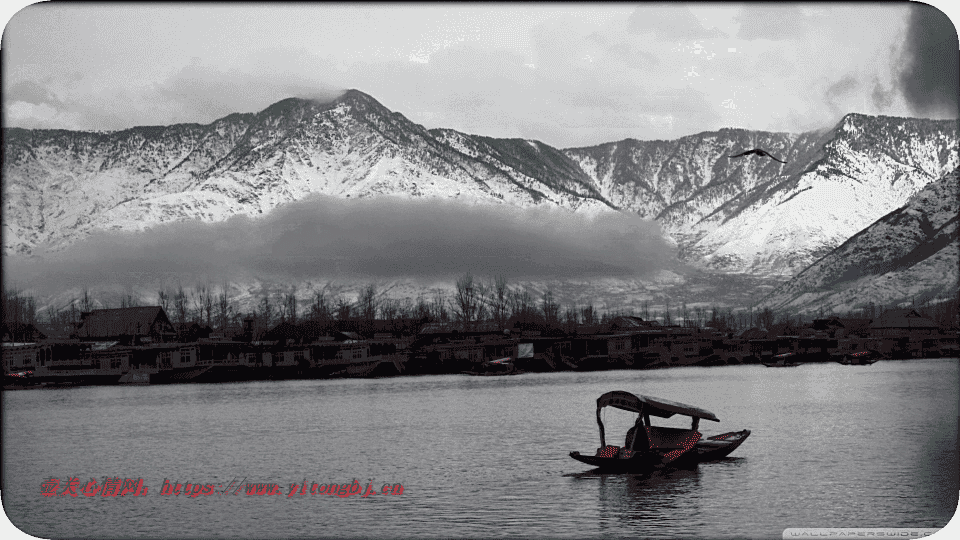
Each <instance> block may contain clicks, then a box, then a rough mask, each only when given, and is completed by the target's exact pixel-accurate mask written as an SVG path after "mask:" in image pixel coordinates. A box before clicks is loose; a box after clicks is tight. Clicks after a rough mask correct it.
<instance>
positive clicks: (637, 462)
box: [570, 429, 750, 472]
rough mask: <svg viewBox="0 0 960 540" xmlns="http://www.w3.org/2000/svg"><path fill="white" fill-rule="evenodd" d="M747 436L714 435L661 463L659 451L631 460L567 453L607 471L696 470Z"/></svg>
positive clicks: (741, 433)
mask: <svg viewBox="0 0 960 540" xmlns="http://www.w3.org/2000/svg"><path fill="white" fill-rule="evenodd" d="M749 436H750V430H749V429H744V430H742V431H731V432H728V433H723V434H720V435H714V436H712V437H709V438H707V439H703V440H700V441H697V443H696V444H695V445H694V446H693V448H692V449H690V450H689V451H685V452H683V453H681V454H680V455H679V457H676V458H675V459H673V460H672V461H667V463H664V456H665V455H666V453H665V452H662V451H653V452H646V453H640V452H638V453H636V454H634V455H633V456H632V457H630V458H623V457H619V456H616V457H603V456H586V455H583V454H581V453H580V452H570V457H572V458H573V459H575V460H577V461H580V462H582V463H586V464H587V465H592V466H594V467H597V468H599V469H600V470H603V471H608V472H643V471H649V470H653V469H660V468H664V467H674V468H682V467H691V466H693V467H695V466H697V465H698V464H700V463H704V462H708V461H716V460H719V459H723V458H725V457H727V456H728V455H730V454H731V453H732V452H733V451H734V450H736V449H737V448H738V447H739V446H740V445H741V444H743V442H744V441H746V440H747V437H749Z"/></svg>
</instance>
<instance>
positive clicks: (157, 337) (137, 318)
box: [75, 306, 176, 343]
mask: <svg viewBox="0 0 960 540" xmlns="http://www.w3.org/2000/svg"><path fill="white" fill-rule="evenodd" d="M75 336H76V337H78V338H80V339H82V340H85V341H118V342H122V343H136V342H163V341H173V340H174V339H175V338H176V331H175V330H174V327H173V325H172V324H171V323H170V319H168V318H167V314H166V313H165V312H164V311H163V308H161V307H160V306H148V307H131V308H119V309H97V310H94V311H91V312H87V313H83V314H82V315H81V320H80V326H79V327H78V328H77V331H76V334H75Z"/></svg>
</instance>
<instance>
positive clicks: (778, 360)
mask: <svg viewBox="0 0 960 540" xmlns="http://www.w3.org/2000/svg"><path fill="white" fill-rule="evenodd" d="M791 356H796V353H792V352H788V353H783V354H778V355H776V356H774V357H773V361H772V362H761V364H763V365H765V366H767V367H797V366H799V365H800V363H799V362H787V360H788V359H789V358H790V357H791Z"/></svg>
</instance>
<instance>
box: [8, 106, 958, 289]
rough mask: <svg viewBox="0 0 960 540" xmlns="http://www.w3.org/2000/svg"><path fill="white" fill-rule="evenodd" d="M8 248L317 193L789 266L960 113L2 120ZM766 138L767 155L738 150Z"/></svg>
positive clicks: (866, 206) (895, 183)
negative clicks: (756, 121)
mask: <svg viewBox="0 0 960 540" xmlns="http://www.w3.org/2000/svg"><path fill="white" fill-rule="evenodd" d="M3 134H4V142H3V152H4V162H3V191H4V201H3V215H4V217H3V249H4V252H5V253H19V254H24V255H28V254H30V253H32V252H33V251H34V250H35V249H37V247H38V246H41V245H44V246H46V247H50V248H53V249H56V248H58V247H63V246H66V245H69V244H71V243H73V242H76V241H77V240H79V239H81V238H84V237H85V236H86V235H88V234H89V233H90V232H92V231H94V230H96V229H121V230H141V229H143V228H145V227H149V226H150V225H152V224H156V223H164V222H170V221H180V220H186V219H201V220H204V221H222V220H224V219H226V218H227V217H229V216H231V215H235V214H246V215H251V216H255V215H258V214H263V213H267V212H270V211H271V210H272V209H274V208H276V207H277V206H279V205H281V204H283V203H285V202H289V201H294V200H299V199H301V198H303V197H304V196H306V195H307V194H310V193H323V194H327V195H333V196H336V197H343V198H347V197H373V196H378V195H394V196H401V197H408V198H414V197H442V198H455V199H459V200H462V201H468V202H471V203H478V204H506V205H514V206H519V207H531V206H539V205H545V206H557V207H562V208H567V209H569V210H571V211H574V212H607V211H614V210H615V209H623V210H625V211H630V212H636V213H637V214H639V215H641V216H643V217H648V218H653V219H656V220H657V221H658V222H660V224H661V225H662V226H663V228H664V230H665V231H666V232H667V233H668V234H669V235H671V236H672V237H673V238H674V239H675V240H676V241H677V242H678V244H679V248H680V256H681V258H682V259H684V260H686V261H689V262H693V263H697V264H700V265H702V266H704V267H706V268H710V269H716V270H723V271H733V272H750V273H754V274H758V275H760V274H762V275H782V276H792V275H794V274H796V273H798V272H800V271H801V270H803V269H804V268H805V267H806V266H807V265H809V264H810V263H812V262H813V261H815V260H817V259H818V258H820V257H822V256H823V255H825V254H826V253H828V252H830V250H832V249H834V248H836V247H837V246H839V245H840V244H842V243H843V242H844V241H846V240H847V239H848V238H850V237H851V236H852V235H854V234H856V233H857V232H859V231H860V230H862V229H863V228H864V227H866V226H868V225H869V224H870V223H872V222H873V221H875V220H876V219H878V218H880V217H882V216H883V215H885V214H887V213H889V212H890V211H892V210H894V209H896V208H898V207H900V206H901V205H903V204H904V202H906V200H907V199H908V198H909V197H910V196H911V195H913V194H914V193H916V192H917V191H918V190H920V189H922V188H923V187H924V186H926V185H927V184H929V183H930V182H932V181H933V180H935V179H937V178H939V177H941V176H942V175H943V174H945V173H946V172H948V171H950V170H953V169H954V168H955V167H956V166H957V165H958V157H957V150H956V148H957V123H956V122H951V121H932V120H920V119H904V118H890V117H869V116H863V115H857V114H851V115H847V116H846V117H844V118H843V119H842V120H841V121H840V123H839V124H838V125H837V126H835V127H834V128H833V129H830V130H825V131H818V132H810V133H804V134H789V133H768V132H754V131H746V130H739V129H723V130H720V131H717V132H706V133H701V134H697V135H692V136H689V137H683V138H681V139H678V140H675V141H636V140H630V139H628V140H624V141H620V142H614V143H607V144H603V145H599V146H595V147H590V148H572V149H566V150H558V149H556V148H552V147H550V146H549V145H546V144H544V143H542V142H539V141H531V140H522V139H509V140H505V139H493V138H488V137H482V136H477V135H469V134H464V133H460V132H457V131H454V130H450V129H433V130H427V129H425V128H424V127H423V126H420V125H418V124H415V123H413V122H411V121H409V120H408V119H406V118H405V117H404V116H403V115H402V114H400V113H395V112H391V111H389V110H388V109H386V108H385V107H383V106H382V105H381V104H380V103H378V102H377V101H376V100H375V99H373V98H372V97H370V96H368V95H366V94H364V93H362V92H359V91H356V90H351V91H348V92H346V93H345V94H344V95H343V96H341V97H339V98H338V99H336V100H333V101H331V102H326V103H320V102H315V101H309V100H304V99H295V98H291V99H286V100H283V101H280V102H278V103H275V104H273V105H271V106H270V107H267V108H266V109H264V110H263V111H261V112H259V113H256V114H233V115H229V116H227V117H224V118H222V119H220V120H217V121H215V122H213V123H211V124H209V125H198V124H179V125H173V126H160V127H137V128H132V129H128V130H124V131H119V132H111V133H88V132H69V131H58V130H25V129H17V128H8V129H4V132H3ZM754 147H762V148H764V149H766V150H768V151H770V152H771V153H772V154H774V155H776V156H778V157H779V158H781V159H784V160H786V161H788V163H787V164H786V165H783V164H780V163H777V162H775V161H772V160H770V159H767V158H761V157H757V156H750V157H744V158H737V159H730V158H728V157H727V156H728V155H730V154H733V153H736V152H738V151H742V150H745V149H749V148H754Z"/></svg>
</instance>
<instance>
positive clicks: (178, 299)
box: [173, 284, 189, 330]
mask: <svg viewBox="0 0 960 540" xmlns="http://www.w3.org/2000/svg"><path fill="white" fill-rule="evenodd" d="M188 309H189V308H188V307H187V293H186V292H185V291H184V290H183V284H177V290H176V292H175V293H174V295H173V313H174V317H175V318H176V322H177V325H179V327H180V328H178V330H181V329H182V327H183V325H185V324H187V311H188Z"/></svg>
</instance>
